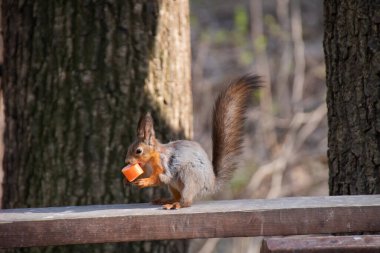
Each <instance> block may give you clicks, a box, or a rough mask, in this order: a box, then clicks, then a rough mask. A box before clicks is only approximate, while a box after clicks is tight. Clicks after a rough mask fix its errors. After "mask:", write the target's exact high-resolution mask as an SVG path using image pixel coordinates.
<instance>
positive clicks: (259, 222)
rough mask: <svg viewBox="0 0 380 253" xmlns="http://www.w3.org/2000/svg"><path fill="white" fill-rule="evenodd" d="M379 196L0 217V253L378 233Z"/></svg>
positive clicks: (34, 211)
mask: <svg viewBox="0 0 380 253" xmlns="http://www.w3.org/2000/svg"><path fill="white" fill-rule="evenodd" d="M379 214H380V195H368V196H334V197H297V198H282V199H271V200H260V199H258V200H231V201H213V202H199V203H195V204H194V205H193V206H192V207H190V208H184V209H180V210H162V209H161V208H160V207H159V206H153V205H150V204H129V205H103V206H69V207H51V208H30V209H9V210H1V211H0V247H3V248H7V247H28V246H46V245H63V244H81V243H104V242H120V241H138V240H161V239H181V238H212V237H236V236H239V237H242V236H276V235H283V236H285V235H301V234H323V233H338V232H362V231H368V232H380V219H379Z"/></svg>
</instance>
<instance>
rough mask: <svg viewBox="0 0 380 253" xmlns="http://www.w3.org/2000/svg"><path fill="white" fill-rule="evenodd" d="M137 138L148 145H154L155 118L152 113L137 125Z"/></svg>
mask: <svg viewBox="0 0 380 253" xmlns="http://www.w3.org/2000/svg"><path fill="white" fill-rule="evenodd" d="M137 138H138V139H139V140H140V141H143V142H145V143H146V144H148V145H153V142H154V139H155V133H154V126H153V118H152V116H151V115H150V113H149V112H148V113H146V114H145V115H143V116H141V118H140V120H139V123H138V125H137Z"/></svg>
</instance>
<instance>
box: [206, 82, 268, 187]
mask: <svg viewBox="0 0 380 253" xmlns="http://www.w3.org/2000/svg"><path fill="white" fill-rule="evenodd" d="M260 84H261V80H260V77H259V76H257V75H245V76H243V77H241V78H239V79H237V80H236V81H235V82H233V83H232V84H231V85H229V86H228V87H227V88H226V89H225V90H224V91H222V93H220V95H219V97H218V98H217V100H216V102H215V107H214V114H213V128H212V142H213V155H212V165H213V169H214V173H215V177H216V187H217V189H218V188H219V187H220V186H221V185H222V184H223V183H224V182H226V181H228V180H230V178H231V177H232V172H233V171H234V170H235V169H236V168H237V162H238V156H239V155H240V153H241V150H242V144H243V136H244V121H245V112H246V110H247V104H248V100H249V97H250V96H252V91H253V90H254V89H256V88H259V87H261V85H260Z"/></svg>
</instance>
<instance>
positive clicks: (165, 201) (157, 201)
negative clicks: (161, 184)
mask: <svg viewBox="0 0 380 253" xmlns="http://www.w3.org/2000/svg"><path fill="white" fill-rule="evenodd" d="M169 191H170V193H171V195H172V197H171V198H157V199H155V200H153V201H152V204H154V205H167V204H173V203H175V202H180V200H181V193H180V192H179V191H178V190H177V189H175V188H174V187H172V186H169Z"/></svg>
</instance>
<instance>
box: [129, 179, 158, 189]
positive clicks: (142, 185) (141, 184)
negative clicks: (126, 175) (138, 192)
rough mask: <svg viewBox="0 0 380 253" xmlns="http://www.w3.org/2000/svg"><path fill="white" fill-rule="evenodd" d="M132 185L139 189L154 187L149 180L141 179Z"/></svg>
mask: <svg viewBox="0 0 380 253" xmlns="http://www.w3.org/2000/svg"><path fill="white" fill-rule="evenodd" d="M132 183H133V184H134V185H136V186H137V187H139V188H145V187H149V186H152V185H154V182H152V180H150V179H149V178H141V179H138V180H136V181H133V182H132Z"/></svg>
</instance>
